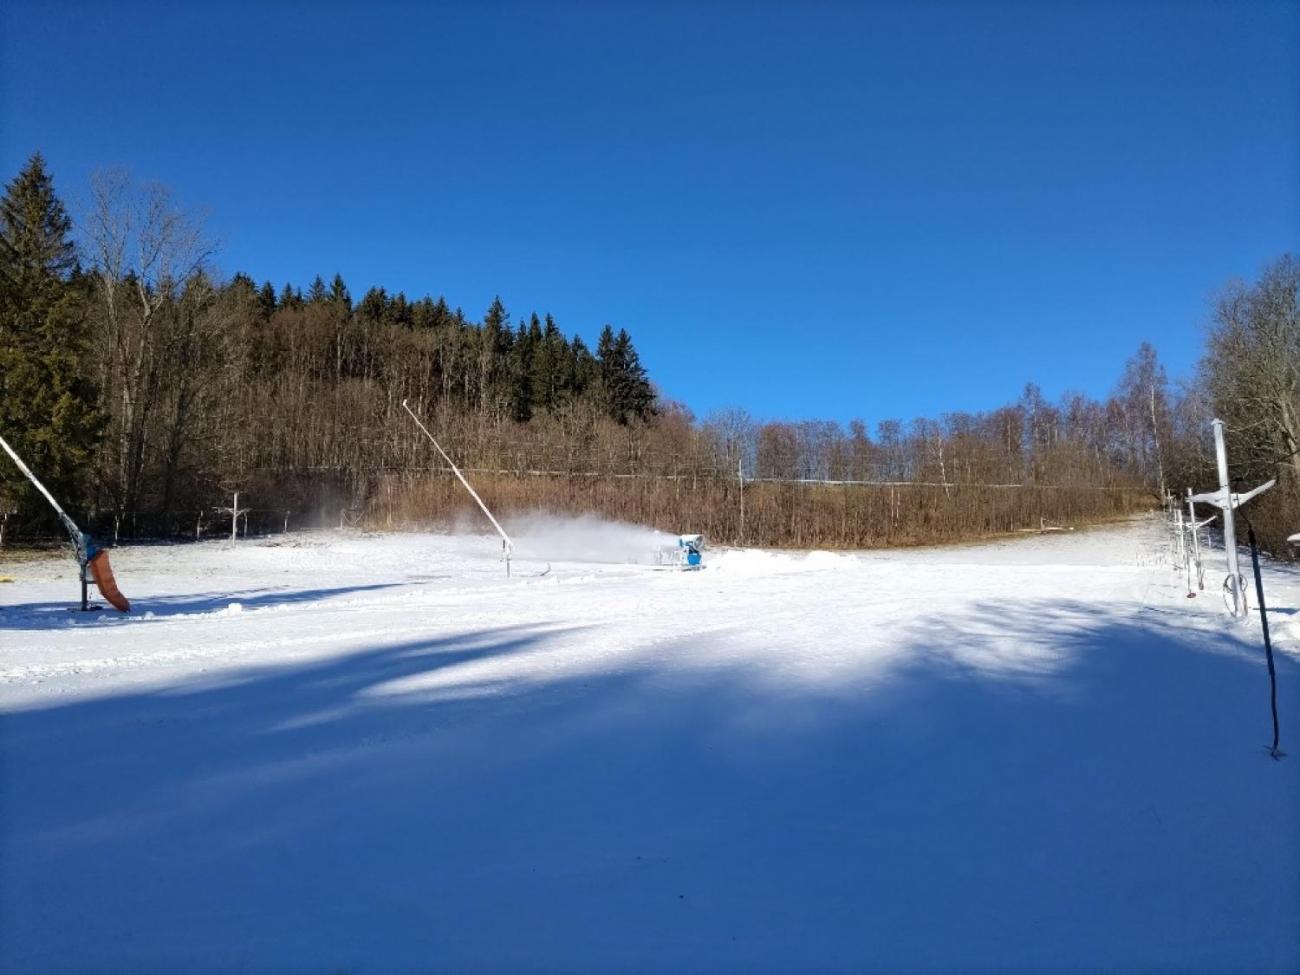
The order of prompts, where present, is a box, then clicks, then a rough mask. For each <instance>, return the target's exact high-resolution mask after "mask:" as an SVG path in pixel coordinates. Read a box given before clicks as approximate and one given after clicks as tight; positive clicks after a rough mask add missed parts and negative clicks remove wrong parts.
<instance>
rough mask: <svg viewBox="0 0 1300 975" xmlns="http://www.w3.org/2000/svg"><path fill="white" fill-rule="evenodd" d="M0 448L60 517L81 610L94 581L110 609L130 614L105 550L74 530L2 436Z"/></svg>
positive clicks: (88, 537)
mask: <svg viewBox="0 0 1300 975" xmlns="http://www.w3.org/2000/svg"><path fill="white" fill-rule="evenodd" d="M0 447H3V448H4V451H5V453H7V454H8V455H9V457H10V459H11V460H12V461H13V462H14V463H15V464H17V465H18V469H19V470H20V471H22V472H23V474H25V475H26V477H27V480H29V481H31V482H32V485H33V486H34V487H35V488H36V490H37V491H39V492H41V494H42V496H44V498H45V500H46V501H48V502H49V503H50V506H51V507H52V508H53V509H54V511H55V513H56V514H57V515H58V516H59V521H61V522H62V523H63V528H64V530H65V531H67V533H68V537H69V538H70V539H71V540H72V550H73V555H74V556H75V558H76V560H77V570H78V575H79V576H80V578H81V609H82V612H85V611H87V610H90V609H94V608H97V607H92V606H91V605H90V601H89V599H88V588H89V584H90V580H91V579H94V580H95V587H96V588H97V589H99V592H100V594H101V595H102V596H103V597H104V598H105V599H106V600H108V602H109V603H110V604H112V606H113V608H115V609H117V610H120V611H121V612H123V613H129V612H130V611H131V604H130V602H129V601H128V600H127V598H126V597H125V596H123V595H122V592H121V590H119V589H118V588H117V581H116V580H115V579H114V578H113V569H112V567H111V566H110V565H109V564H108V551H107V550H106V549H102V548H100V547H99V546H98V545H96V544H95V541H94V539H92V538H91V537H90V536H89V535H87V534H86V533H85V532H83V531H82V530H81V529H80V528H78V527H77V523H76V522H75V521H73V520H72V519H71V518H70V517H68V513H67V512H66V511H64V510H63V508H62V506H61V505H60V504H59V502H57V501H56V500H54V495H52V494H50V492H49V491H48V490H47V489H46V487H45V485H44V484H42V483H41V482H40V481H39V480H38V479H37V477H36V475H35V474H33V473H32V471H31V468H29V467H28V466H27V465H26V464H24V463H23V460H22V458H21V457H19V456H18V454H17V452H15V451H14V449H13V447H11V446H9V443H8V441H6V440H5V438H4V437H0Z"/></svg>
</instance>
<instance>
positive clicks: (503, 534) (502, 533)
mask: <svg viewBox="0 0 1300 975" xmlns="http://www.w3.org/2000/svg"><path fill="white" fill-rule="evenodd" d="M402 409H404V410H406V412H407V413H410V414H411V419H412V420H414V421H415V425H416V426H417V427H419V428H420V430H421V431H423V433H424V435H425V436H426V437H428V438H429V443H431V444H433V446H434V448H435V449H436V450H437V451H438V453H440V454H441V455H442V459H443V460H445V461H446V462H447V463H448V465H450V467H451V472H452V473H453V474H455V475H456V477H457V478H459V480H460V483H461V484H463V485H464V486H465V490H466V491H468V492H469V494H470V497H472V498H473V499H474V500H475V501H477V502H478V506H479V507H480V508H482V509H483V514H485V515H487V519H488V521H490V522H492V527H493V528H495V529H496V530H497V534H498V535H500V536H501V541H502V542H503V543H504V547H505V550H506V575H507V576H509V575H510V553H511V552H513V551H514V548H515V543H514V542H512V541H511V540H510V536H509V535H507V534H506V530H505V529H504V528H502V527H501V525H500V524H499V523H498V522H497V520H496V519H495V518H493V517H492V512H490V511H488V506H487V505H486V504H484V503H483V499H482V498H480V497H479V496H478V492H477V491H475V490H474V489H473V488H472V487H470V486H469V481H467V480H465V475H464V474H462V473H461V472H460V468H459V467H457V466H456V464H455V462H454V461H453V460H452V459H451V458H450V457H448V456H447V451H445V450H443V449H442V444H440V443H438V441H437V440H435V439H434V437H433V434H431V433H430V432H429V428H428V427H426V426H425V425H424V424H423V423H421V422H420V418H419V417H418V416H416V415H415V411H414V410H412V409H411V408H410V407H409V406H407V405H406V400H402Z"/></svg>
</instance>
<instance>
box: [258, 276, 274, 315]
mask: <svg viewBox="0 0 1300 975" xmlns="http://www.w3.org/2000/svg"><path fill="white" fill-rule="evenodd" d="M257 305H258V309H259V310H260V311H261V312H262V316H263V317H264V318H270V317H271V316H272V315H274V314H275V308H276V303H275V286H274V285H273V284H271V282H270V281H268V282H266V284H264V285H262V290H261V291H259V292H258V293H257Z"/></svg>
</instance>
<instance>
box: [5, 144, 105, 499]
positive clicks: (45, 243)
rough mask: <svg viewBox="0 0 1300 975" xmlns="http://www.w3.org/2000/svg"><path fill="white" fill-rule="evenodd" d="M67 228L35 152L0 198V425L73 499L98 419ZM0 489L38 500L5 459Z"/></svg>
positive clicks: (78, 494) (80, 287)
mask: <svg viewBox="0 0 1300 975" xmlns="http://www.w3.org/2000/svg"><path fill="white" fill-rule="evenodd" d="M71 230H72V221H71V219H70V218H69V217H68V213H67V210H66V209H65V208H64V206H63V204H62V202H60V200H59V198H58V197H57V196H56V195H55V192H54V182H53V180H52V178H51V177H50V174H49V172H48V171H47V170H46V168H45V160H44V159H43V158H42V157H41V155H40V154H39V153H37V154H35V155H33V156H32V157H31V159H30V160H28V162H27V165H26V166H24V167H23V169H22V171H21V172H20V173H19V174H18V175H17V176H16V177H15V178H14V179H13V180H11V181H10V182H9V184H8V186H6V188H5V193H4V196H3V198H2V199H0V430H2V431H3V432H4V435H5V437H6V439H8V440H9V441H10V443H12V444H13V446H14V449H15V450H17V451H18V453H19V455H20V456H22V457H23V458H24V459H25V460H26V461H27V463H28V465H29V466H30V467H32V469H33V470H34V471H35V472H36V473H37V476H38V477H40V478H41V479H42V481H44V482H45V485H46V486H47V487H48V488H50V490H51V491H53V492H54V493H55V495H56V497H61V498H62V499H63V501H64V504H65V505H67V506H72V507H76V506H79V505H80V504H81V503H82V502H83V501H84V496H83V493H82V490H83V488H84V485H85V482H86V477H87V474H88V472H89V467H90V462H91V458H92V455H93V453H94V450H95V446H96V444H97V443H98V441H99V436H100V434H101V432H102V430H103V426H104V424H103V420H102V417H101V415H100V413H99V411H98V409H97V399H98V394H97V390H96V388H95V385H94V383H93V382H92V381H91V380H90V379H89V376H88V370H87V369H86V362H85V357H86V356H85V347H86V320H85V314H84V308H85V304H86V303H85V295H84V287H85V284H84V282H83V281H82V280H81V279H80V277H79V276H78V275H76V273H75V272H76V252H75V249H74V247H73V244H72V241H71V239H70V238H69V234H70V233H71ZM0 494H3V495H5V496H6V497H7V498H8V499H9V501H10V502H11V503H12V502H13V501H18V502H19V503H20V504H21V505H22V507H23V508H24V509H26V510H40V509H41V508H43V507H44V502H43V501H42V500H41V499H40V498H39V497H38V496H37V495H36V492H35V491H33V490H31V489H30V488H29V486H28V485H27V481H26V479H25V478H24V476H23V475H22V473H20V472H19V471H18V470H17V469H16V468H15V467H14V466H13V465H12V464H10V463H9V462H8V460H7V459H6V460H5V461H4V462H3V463H0Z"/></svg>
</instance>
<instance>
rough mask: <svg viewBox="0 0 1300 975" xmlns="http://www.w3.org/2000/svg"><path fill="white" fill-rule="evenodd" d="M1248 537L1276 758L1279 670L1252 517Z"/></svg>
mask: <svg viewBox="0 0 1300 975" xmlns="http://www.w3.org/2000/svg"><path fill="white" fill-rule="evenodd" d="M1246 537H1247V538H1249V539H1250V562H1251V565H1252V566H1254V569H1255V597H1256V599H1257V601H1258V602H1259V622H1260V625H1261V626H1263V628H1264V656H1265V657H1266V658H1268V686H1269V693H1270V695H1271V697H1270V703H1271V705H1272V708H1273V747H1272V748H1270V749H1269V752H1268V753H1269V754H1270V755H1272V756H1273V757H1274V758H1281V757H1282V750H1281V749H1280V748H1279V747H1278V728H1277V670H1276V669H1275V668H1274V667H1273V641H1272V640H1270V639H1269V635H1268V610H1267V608H1266V607H1265V606H1264V580H1263V579H1262V578H1261V577H1260V574H1259V546H1258V545H1256V544H1255V529H1254V528H1253V527H1252V526H1251V524H1250V519H1247V520H1246Z"/></svg>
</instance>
